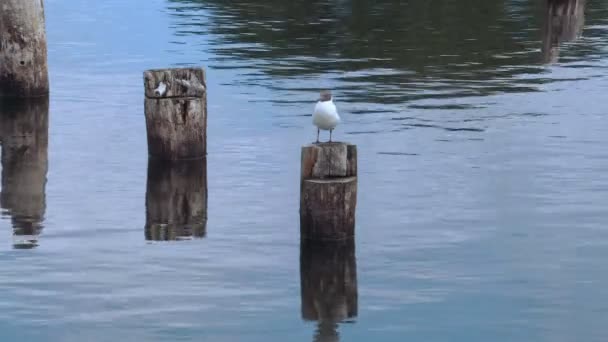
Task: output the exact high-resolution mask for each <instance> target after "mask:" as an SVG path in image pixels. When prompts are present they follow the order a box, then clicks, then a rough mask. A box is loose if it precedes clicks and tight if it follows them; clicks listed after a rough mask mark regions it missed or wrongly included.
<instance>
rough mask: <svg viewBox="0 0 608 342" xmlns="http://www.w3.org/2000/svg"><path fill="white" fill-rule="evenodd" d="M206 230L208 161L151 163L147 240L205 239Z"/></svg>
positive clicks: (147, 192) (148, 186)
mask: <svg viewBox="0 0 608 342" xmlns="http://www.w3.org/2000/svg"><path fill="white" fill-rule="evenodd" d="M206 227H207V160H206V158H203V159H199V160H189V161H172V162H167V161H162V160H154V159H150V160H149V161H148V184H147V191H146V227H145V236H146V239H147V240H157V241H158V240H181V239H189V238H202V237H204V236H205V235H206Z"/></svg>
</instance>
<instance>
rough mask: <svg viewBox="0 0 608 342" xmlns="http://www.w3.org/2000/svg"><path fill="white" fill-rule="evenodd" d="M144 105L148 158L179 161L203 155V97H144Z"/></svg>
mask: <svg viewBox="0 0 608 342" xmlns="http://www.w3.org/2000/svg"><path fill="white" fill-rule="evenodd" d="M144 108H145V113H146V131H147V135H148V154H149V155H150V157H153V158H158V159H166V160H179V159H197V158H202V157H205V156H206V154H207V148H206V140H207V139H206V126H207V104H206V101H205V99H204V98H194V97H193V98H172V99H148V98H146V100H145V104H144Z"/></svg>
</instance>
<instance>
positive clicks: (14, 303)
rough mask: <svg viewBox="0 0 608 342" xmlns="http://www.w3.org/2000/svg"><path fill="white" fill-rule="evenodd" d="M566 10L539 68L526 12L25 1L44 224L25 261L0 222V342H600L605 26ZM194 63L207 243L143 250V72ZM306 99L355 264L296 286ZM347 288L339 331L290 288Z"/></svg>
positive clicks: (483, 6)
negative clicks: (198, 74) (36, 22)
mask: <svg viewBox="0 0 608 342" xmlns="http://www.w3.org/2000/svg"><path fill="white" fill-rule="evenodd" d="M582 6H584V22H581V18H580V17H577V18H578V19H575V20H574V19H573V20H572V21H573V22H578V23H580V25H579V26H580V29H581V30H582V31H580V34H577V35H576V37H572V39H559V40H560V41H561V42H560V44H559V49H558V50H556V49H554V51H558V53H557V56H556V54H555V53H554V54H553V55H552V56H549V57H548V56H547V54H546V53H545V50H544V49H542V46H543V38H546V37H548V35H547V33H546V32H545V31H544V28H546V26H545V21H546V8H545V7H544V6H543V2H542V1H514V0H512V1H508V0H505V1H492V2H490V1H482V0H467V1H456V0H445V1H439V2H421V1H384V2H380V3H374V4H369V3H367V2H361V1H355V0H345V1H333V2H329V1H309V2H305V1H295V2H292V3H289V4H288V3H287V2H283V1H278V0H277V1H247V0H239V1H234V2H230V1H222V0H216V1H212V0H200V1H185V0H184V1H166V0H149V1H119V0H106V1H83V0H46V1H45V11H46V23H47V35H48V47H49V68H50V76H51V97H50V109H49V123H48V172H47V173H46V183H45V184H44V187H38V188H36V189H38V190H36V191H38V193H37V195H38V197H40V198H43V199H44V202H43V205H42V208H43V209H40V205H39V206H38V209H37V210H38V211H37V214H36V215H38V214H41V215H38V216H36V215H34V216H36V217H37V219H36V220H37V221H36V222H37V224H38V225H39V226H40V229H39V232H38V233H37V234H35V235H37V236H36V237H35V238H33V239H31V240H36V242H35V244H36V246H29V247H33V248H25V249H24V248H19V247H22V246H21V242H19V239H20V237H19V235H18V234H15V235H14V232H15V231H16V230H14V228H15V227H14V221H15V220H14V218H15V217H17V216H18V212H19V208H16V206H19V205H21V206H23V207H27V205H28V204H31V203H30V202H28V201H30V200H29V199H27V200H26V199H24V198H28V197H17V201H16V203H17V204H11V205H12V206H13V207H8V205H6V204H3V214H2V215H3V216H2V217H3V219H2V220H0V264H1V265H2V267H0V340H1V341H95V342H97V341H123V340H124V341H127V340H129V341H131V340H133V341H195V340H196V341H199V340H209V341H269V340H271V341H275V340H276V341H283V340H289V341H311V340H315V341H336V340H338V339H340V340H341V341H369V340H371V339H374V340H377V341H404V340H411V341H487V340H493V341H605V340H606V339H607V338H608V333H607V332H606V330H605V329H604V326H605V324H604V323H605V316H604V315H605V314H606V313H607V312H608V292H607V291H606V290H605V288H606V286H607V284H608V276H606V274H608V272H607V271H608V266H606V265H607V263H606V262H605V259H606V257H608V229H607V228H606V224H605V223H606V222H607V221H608V211H607V210H606V205H607V204H608V150H607V149H606V148H605V146H606V144H607V143H608V122H607V121H606V119H605V115H606V112H607V110H608V105H607V104H606V100H605V99H606V92H607V90H608V77H607V74H606V70H607V67H608V43H607V42H608V40H606V38H607V37H608V10H607V9H606V4H605V2H604V1H601V0H588V1H587V2H586V4H585V3H583V4H582ZM555 22H556V20H553V21H552V23H554V24H555ZM555 25H558V24H555ZM557 31H559V29H558V30H557ZM558 36H559V35H558ZM549 41H552V40H551V39H549ZM192 65H198V66H203V67H204V68H205V71H206V73H207V75H206V76H207V85H208V104H209V111H208V115H209V116H208V157H207V183H208V208H207V209H208V210H207V215H208V220H207V224H206V234H205V237H204V238H196V239H189V240H185V241H149V240H146V235H145V232H144V226H145V224H146V208H145V201H146V189H147V183H146V180H147V168H148V157H147V146H146V134H145V120H144V115H143V100H144V95H143V75H142V73H143V71H144V70H146V69H150V68H163V67H176V66H192ZM325 87H328V88H332V89H333V92H334V94H335V97H336V103H337V105H338V108H339V110H340V111H341V113H342V117H343V123H342V124H341V126H340V127H338V129H337V130H336V132H335V137H336V139H339V140H344V141H349V142H351V143H355V144H357V145H358V152H359V192H358V206H357V227H356V232H357V233H356V234H357V235H356V248H355V249H354V250H353V249H352V246H351V247H347V250H346V252H345V253H342V252H340V253H337V252H336V253H334V254H331V253H332V252H329V254H330V256H329V257H328V258H327V260H328V261H327V263H325V262H324V260H325V259H324V258H323V257H320V258H316V259H315V258H313V259H311V260H313V261H311V264H309V265H307V267H306V268H303V269H304V270H306V271H303V272H301V268H302V265H301V260H300V253H301V250H300V240H299V216H298V206H299V171H300V168H299V167H300V165H299V162H300V147H301V145H303V144H306V143H309V142H311V141H313V140H314V138H315V134H316V131H315V129H314V127H313V126H312V125H311V117H310V113H311V110H312V107H313V105H314V100H315V99H316V97H317V92H318V90H319V89H320V88H325ZM3 125H4V124H3ZM5 140H6V138H5ZM4 145H6V143H5V142H4V141H3V146H4ZM3 154H5V155H6V152H4V151H3ZM2 167H3V170H5V169H6V170H9V171H10V169H8V168H7V166H6V165H4V164H3V166H2ZM6 173H7V174H8V173H9V172H6ZM39 178H40V177H38V178H36V179H39ZM4 184H5V183H3V187H4ZM7 184H8V183H7ZM40 189H42V190H40ZM2 191H3V192H4V195H5V196H8V197H10V196H11V194H13V192H12V191H7V189H6V188H3V189H2ZM17 192H18V191H17ZM11 198H13V197H11ZM26 202H27V203H26ZM3 203H8V202H3ZM37 203H38V204H40V203H42V202H37ZM15 241H17V242H15ZM332 258H333V259H332ZM345 265H347V266H355V268H356V276H353V275H351V278H350V279H349V280H350V281H353V280H356V282H355V287H356V296H350V297H349V296H347V297H348V300H350V301H351V303H352V301H355V302H356V307H357V310H356V314H355V315H349V316H351V317H342V318H344V319H340V320H336V319H331V318H330V319H325V320H323V319H319V320H320V322H315V320H314V319H313V320H308V319H304V318H306V317H303V316H306V315H304V312H303V303H305V302H307V301H309V300H312V299H311V298H310V297H308V296H309V295H310V293H304V291H301V278H303V279H308V278H307V277H312V278H314V277H315V276H319V277H321V278H322V277H323V276H324V274H325V273H323V272H324V271H323V270H326V269H329V270H330V271H331V270H334V269H335V270H342V269H343V268H344V267H345ZM324 267H326V268H324ZM317 272H318V273H317ZM312 278H311V279H312ZM347 278H348V277H347ZM353 278H354V279H353ZM351 285H352V284H351ZM351 295H352V293H351ZM303 297H304V298H303ZM312 297H313V298H316V300H320V303H321V304H322V305H325V306H326V307H330V308H331V309H336V310H338V306H339V305H338V304H336V307H335V308H334V307H333V306H334V301H335V302H336V303H341V300H342V299H339V298H337V296H332V295H331V294H329V295H328V294H327V293H324V292H323V289H321V288H316V289H314V288H313V289H312ZM338 336H339V337H338Z"/></svg>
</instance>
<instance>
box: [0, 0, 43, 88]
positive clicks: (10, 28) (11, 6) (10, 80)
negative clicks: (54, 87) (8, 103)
mask: <svg viewBox="0 0 608 342" xmlns="http://www.w3.org/2000/svg"><path fill="white" fill-rule="evenodd" d="M48 93H49V76H48V69H47V48H46V32H45V25H44V5H43V2H42V0H2V1H1V2H0V97H36V96H44V95H48Z"/></svg>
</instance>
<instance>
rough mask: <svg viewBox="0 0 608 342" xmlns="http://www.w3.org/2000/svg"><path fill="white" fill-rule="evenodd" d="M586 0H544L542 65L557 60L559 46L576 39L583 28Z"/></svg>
mask: <svg viewBox="0 0 608 342" xmlns="http://www.w3.org/2000/svg"><path fill="white" fill-rule="evenodd" d="M585 5H586V0H545V23H544V28H543V32H542V47H541V53H542V57H543V62H544V63H555V62H557V61H558V59H559V45H560V44H561V43H563V42H569V41H574V40H576V39H578V38H579V37H580V36H581V35H582V32H583V28H584V26H585Z"/></svg>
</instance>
